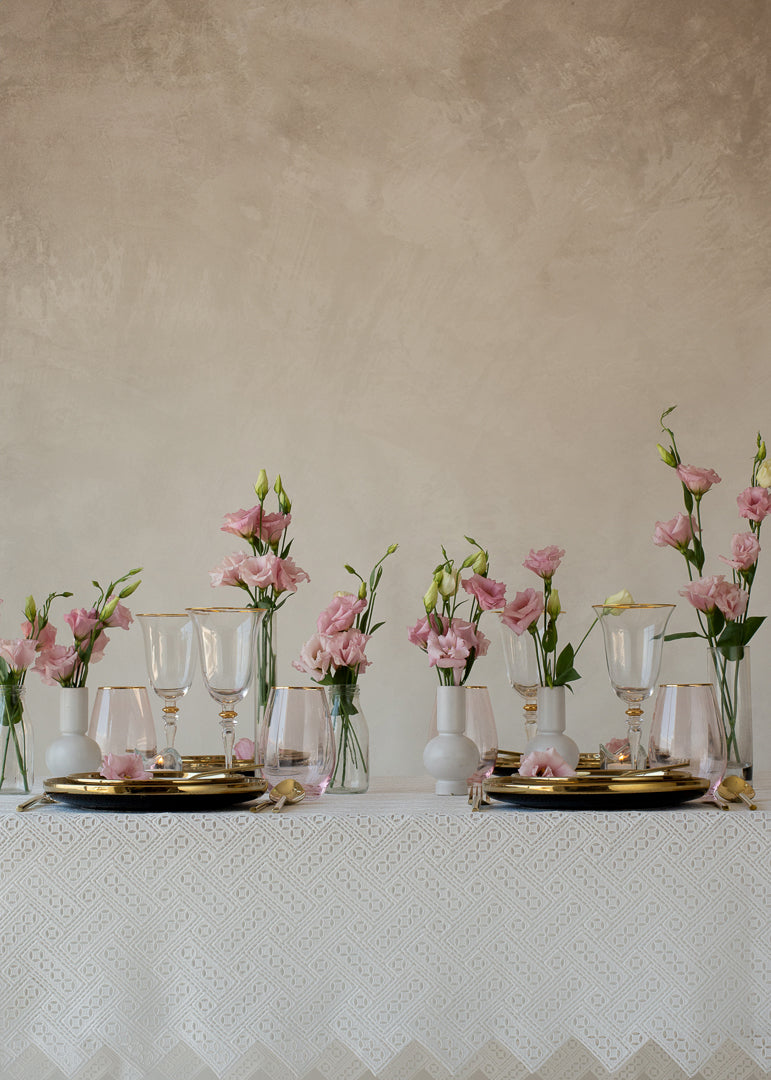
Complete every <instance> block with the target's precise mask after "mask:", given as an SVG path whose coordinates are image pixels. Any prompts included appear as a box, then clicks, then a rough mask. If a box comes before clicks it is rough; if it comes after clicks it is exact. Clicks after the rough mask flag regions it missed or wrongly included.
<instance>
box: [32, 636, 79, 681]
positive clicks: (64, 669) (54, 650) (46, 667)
mask: <svg viewBox="0 0 771 1080" xmlns="http://www.w3.org/2000/svg"><path fill="white" fill-rule="evenodd" d="M77 662H78V651H77V649H76V648H75V646H74V645H52V646H51V647H50V648H48V649H43V650H42V651H41V652H40V653H38V658H37V660H36V661H35V666H34V668H33V671H36V672H37V673H38V675H40V678H41V679H42V680H43V682H44V683H45V684H46V686H55V685H56V684H57V683H61V682H62V681H63V680H64V679H68V678H69V677H70V675H72V672H73V670H74V668H75V665H76V664H77Z"/></svg>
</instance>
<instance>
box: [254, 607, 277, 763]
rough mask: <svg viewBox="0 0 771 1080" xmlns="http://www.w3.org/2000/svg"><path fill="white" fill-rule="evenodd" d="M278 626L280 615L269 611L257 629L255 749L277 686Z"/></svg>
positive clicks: (255, 657)
mask: <svg viewBox="0 0 771 1080" xmlns="http://www.w3.org/2000/svg"><path fill="white" fill-rule="evenodd" d="M277 625H278V615H277V614H276V612H275V611H268V612H267V614H266V615H265V618H264V619H263V620H262V622H261V623H260V625H259V626H258V627H257V633H256V634H255V656H254V665H253V674H252V693H253V694H254V745H255V747H256V746H257V742H258V741H259V737H260V734H259V732H260V724H261V723H262V720H263V717H264V715H265V706H266V705H267V704H268V698H269V697H270V692H271V690H272V689H273V687H274V686H275V685H276V653H277V651H278V640H277ZM255 753H256V750H255Z"/></svg>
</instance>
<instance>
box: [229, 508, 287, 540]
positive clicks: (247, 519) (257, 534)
mask: <svg viewBox="0 0 771 1080" xmlns="http://www.w3.org/2000/svg"><path fill="white" fill-rule="evenodd" d="M291 520H292V515H291V514H280V513H278V514H266V513H265V512H264V511H263V508H262V506H253V507H252V508H251V510H236V512H235V513H234V514H225V524H224V525H223V526H222V527H221V531H222V532H227V533H233V535H234V536H240V537H242V538H243V539H244V540H250V541H251V540H262V541H263V543H266V544H271V545H272V544H277V543H278V541H279V540H280V539H281V534H282V533H283V532H284V530H285V529H286V528H287V526H288V525H289V523H290V522H291Z"/></svg>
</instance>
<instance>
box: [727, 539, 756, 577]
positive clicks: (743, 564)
mask: <svg viewBox="0 0 771 1080" xmlns="http://www.w3.org/2000/svg"><path fill="white" fill-rule="evenodd" d="M759 554H760V544H759V543H758V538H757V536H755V534H754V533H751V532H749V533H735V534H734V536H733V538H732V540H731V555H732V558H730V559H728V558H726V556H725V555H721V556H720V559H721V560H722V561H723V562H724V563H728V565H729V566H732V567H733V568H734V570H749V568H750V567H751V566H754V565H755V563H756V562H757V561H758V555H759Z"/></svg>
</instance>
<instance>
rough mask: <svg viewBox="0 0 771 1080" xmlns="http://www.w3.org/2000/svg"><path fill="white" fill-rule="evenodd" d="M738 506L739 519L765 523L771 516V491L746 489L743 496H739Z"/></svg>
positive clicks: (737, 499) (760, 488) (737, 498)
mask: <svg viewBox="0 0 771 1080" xmlns="http://www.w3.org/2000/svg"><path fill="white" fill-rule="evenodd" d="M736 505H737V506H738V507H739V517H743V518H749V520H750V521H763V519H764V518H765V517H767V516H768V514H771V491H769V490H768V488H764V487H748V488H745V489H744V491H743V492H742V493H741V495H737V497H736Z"/></svg>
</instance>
